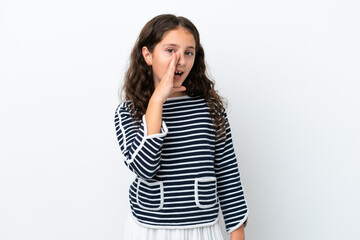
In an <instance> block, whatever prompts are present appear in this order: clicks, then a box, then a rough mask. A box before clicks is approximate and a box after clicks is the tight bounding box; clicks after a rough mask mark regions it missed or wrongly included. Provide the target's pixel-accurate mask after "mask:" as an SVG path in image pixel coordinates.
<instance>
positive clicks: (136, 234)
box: [123, 211, 224, 240]
mask: <svg viewBox="0 0 360 240" xmlns="http://www.w3.org/2000/svg"><path fill="white" fill-rule="evenodd" d="M123 239H124V240H224V238H223V236H222V233H221V230H220V222H219V221H217V222H216V223H215V224H213V225H211V226H204V227H195V228H187V229H157V228H147V227H144V226H141V225H139V224H138V223H137V222H136V220H135V219H134V216H132V212H131V211H129V213H128V216H127V220H126V225H125V229H124V237H123Z"/></svg>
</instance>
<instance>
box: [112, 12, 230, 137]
mask: <svg viewBox="0 0 360 240" xmlns="http://www.w3.org/2000/svg"><path fill="white" fill-rule="evenodd" d="M179 27H183V28H185V29H187V30H188V31H189V32H190V33H191V34H192V35H193V36H194V39H195V61H194V65H193V67H192V69H191V71H190V73H189V75H188V76H187V78H186V79H185V81H184V82H183V86H185V87H186V90H185V93H186V94H187V95H189V96H192V97H194V96H201V97H203V98H204V99H205V102H206V104H207V106H208V107H209V113H210V118H211V121H212V122H213V125H214V129H215V139H216V140H219V139H220V140H225V139H226V128H227V125H228V121H227V119H226V117H225V114H224V111H225V106H226V107H227V100H226V99H225V98H223V97H221V96H220V95H219V94H218V91H217V90H215V89H214V85H215V82H214V81H212V80H210V79H209V77H208V74H207V72H206V64H205V53H204V49H203V47H202V46H201V44H200V35H199V32H198V30H197V29H196V27H195V25H194V24H193V23H192V22H191V21H190V20H188V19H187V18H185V17H182V16H178V17H177V16H175V15H172V14H161V15H158V16H156V17H154V18H153V19H151V20H150V21H149V22H147V23H146V24H145V26H144V27H143V29H142V30H141V32H140V35H139V37H138V38H137V41H136V43H135V45H134V47H133V49H132V52H131V56H130V65H129V68H128V70H127V72H126V74H125V82H124V85H123V87H122V88H120V89H119V97H120V100H121V98H122V97H121V96H122V92H124V93H125V99H124V100H130V101H131V103H132V104H131V106H132V112H133V115H134V118H135V119H136V120H137V121H138V122H139V121H140V119H141V117H142V115H144V114H145V112H146V109H147V106H148V103H149V100H150V98H151V96H152V94H153V92H154V90H155V87H154V80H153V71H152V67H151V66H148V65H147V64H146V62H145V60H144V58H143V55H142V48H143V46H146V47H147V48H148V49H149V51H150V52H151V53H152V52H153V50H154V48H155V46H156V44H158V43H159V42H161V40H162V38H163V36H164V34H165V33H166V32H168V31H170V30H174V29H177V28H179Z"/></svg>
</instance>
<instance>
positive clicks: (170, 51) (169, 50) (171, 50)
mask: <svg viewBox="0 0 360 240" xmlns="http://www.w3.org/2000/svg"><path fill="white" fill-rule="evenodd" d="M166 51H168V52H169V53H172V52H174V50H173V49H171V48H169V49H166Z"/></svg>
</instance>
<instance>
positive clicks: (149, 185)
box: [136, 178, 164, 210]
mask: <svg viewBox="0 0 360 240" xmlns="http://www.w3.org/2000/svg"><path fill="white" fill-rule="evenodd" d="M137 179H138V184H137V188H136V202H137V204H138V205H139V207H140V208H143V209H147V210H160V209H162V208H163V206H164V187H163V182H161V181H151V182H150V181H146V180H144V179H141V178H137Z"/></svg>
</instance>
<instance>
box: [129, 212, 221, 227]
mask: <svg viewBox="0 0 360 240" xmlns="http://www.w3.org/2000/svg"><path fill="white" fill-rule="evenodd" d="M131 217H132V218H133V219H134V221H135V222H136V223H137V224H138V225H140V226H142V227H146V228H153V229H190V228H197V227H207V226H212V225H215V224H216V223H217V222H218V221H219V214H218V216H217V218H216V219H215V220H214V221H212V222H209V223H201V224H192V225H185V226H166V225H165V226H158V225H151V224H146V223H142V222H140V221H139V220H138V219H137V218H136V217H135V216H134V214H133V213H131Z"/></svg>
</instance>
